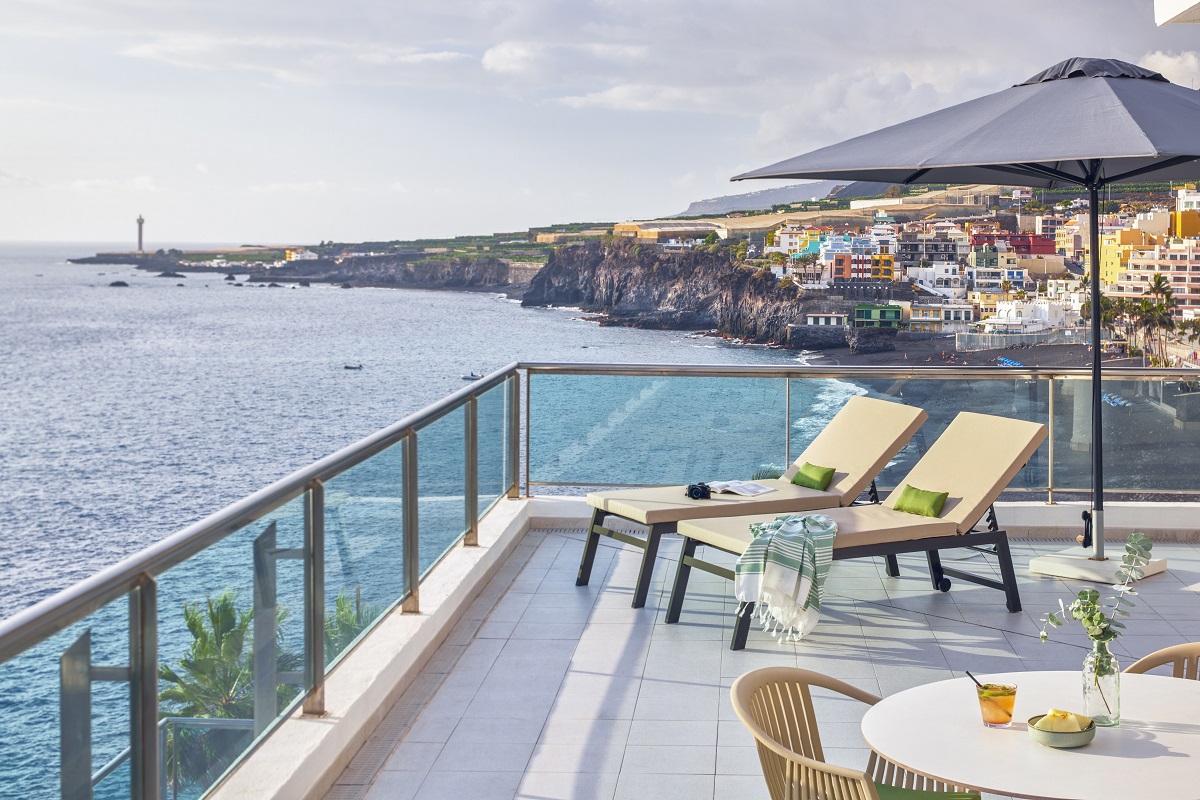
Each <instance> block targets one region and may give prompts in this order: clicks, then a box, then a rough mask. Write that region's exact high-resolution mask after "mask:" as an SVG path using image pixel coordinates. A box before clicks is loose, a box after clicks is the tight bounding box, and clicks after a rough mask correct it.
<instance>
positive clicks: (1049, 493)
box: [1046, 375, 1054, 505]
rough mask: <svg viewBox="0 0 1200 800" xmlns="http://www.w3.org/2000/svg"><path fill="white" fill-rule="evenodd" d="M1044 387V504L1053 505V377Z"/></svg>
mask: <svg viewBox="0 0 1200 800" xmlns="http://www.w3.org/2000/svg"><path fill="white" fill-rule="evenodd" d="M1046 385H1047V386H1048V387H1049V391H1050V402H1049V403H1048V411H1047V414H1049V417H1050V418H1049V419H1048V420H1047V421H1046V423H1047V424H1046V428H1047V429H1048V430H1049V432H1050V434H1049V436H1048V437H1047V448H1046V460H1047V461H1048V462H1050V474H1049V477H1048V478H1047V480H1046V502H1047V503H1048V504H1050V505H1054V376H1053V375H1051V376H1050V378H1049V379H1048V380H1047V381H1046Z"/></svg>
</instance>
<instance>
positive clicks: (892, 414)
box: [575, 397, 928, 608]
mask: <svg viewBox="0 0 1200 800" xmlns="http://www.w3.org/2000/svg"><path fill="white" fill-rule="evenodd" d="M926 417H928V414H926V413H925V412H924V411H922V410H921V409H919V408H914V407H912V406H906V405H903V404H901V403H893V402H889V401H887V400H875V399H871V398H867V397H852V398H850V400H848V401H847V402H846V405H844V406H842V408H841V410H840V411H838V413H837V414H836V415H834V417H833V419H831V420H830V421H829V424H828V425H826V426H825V428H824V430H822V431H821V433H820V434H818V435H817V438H816V439H814V440H813V442H812V444H810V445H809V446H808V447H807V448H806V449H805V450H804V452H803V453H801V454H800V457H799V458H798V459H796V462H795V463H794V464H792V466H791V467H789V468H788V470H787V471H786V472H784V473H783V477H781V478H778V479H770V480H762V481H758V482H759V483H762V484H763V485H766V486H770V487H772V488H774V489H775V491H773V492H769V493H767V494H763V495H760V496H758V497H741V496H739V495H735V494H719V495H718V494H714V495H713V496H712V498H711V499H708V500H692V499H689V498H688V497H687V495H686V494H685V488H686V487H683V486H660V487H654V488H648V489H619V490H615V491H609V492H593V493H591V494H589V495H588V496H587V501H588V505H590V506H592V509H593V511H592V520H591V524H590V525H589V526H588V535H587V542H586V544H585V546H584V549H583V558H582V559H581V560H580V563H579V574H578V576H577V577H576V580H575V585H576V586H584V585H586V584H587V582H588V580H590V578H591V574H592V563H593V561H594V560H595V558H596V548H597V546H598V545H599V542H600V537H601V536H608V537H611V538H613V539H616V540H617V541H620V542H624V543H626V544H631V545H634V546H635V547H640V548H642V549H643V550H644V551H645V552H644V553H643V555H642V567H641V571H640V572H639V574H638V581H637V586H636V587H635V589H634V593H633V607H634V608H641V607H642V606H644V605H645V604H646V595H647V593H648V592H649V590H650V578H651V576H652V574H653V571H654V560H655V558H656V557H657V555H658V542H659V539H660V538H661V537H662V535H663V534H664V533H674V532H675V529H676V526H677V525H678V524H679V522H680V521H682V520H686V519H702V518H708V517H721V516H734V515H742V514H759V513H762V514H785V513H789V512H799V511H815V510H817V509H822V508H837V507H838V506H848V505H850V504H851V503H853V502H854V501H855V500H857V499H858V497H859V495H861V494H862V493H863V491H865V490H866V488H867V486H868V484H871V481H872V479H874V478H875V476H876V475H878V474H879V473H880V471H881V470H882V469H883V468H884V467H885V466H887V463H888V461H890V460H891V459H892V457H894V456H895V455H896V453H898V452H900V449H901V448H902V447H904V445H905V444H906V443H907V442H908V440H909V439H910V438H912V435H913V434H914V433H915V432H916V430H917V428H919V427H921V423H922V422H924V421H925V419H926ZM805 462H808V463H811V464H814V465H817V466H822V467H833V468H835V470H836V471H835V472H834V475H833V480H832V482H831V483H830V484H829V487H828V488H827V489H826V490H825V491H817V490H816V489H808V488H805V487H803V486H796V485H795V484H793V483H792V482H791V478H792V476H793V475H795V474H796V472H797V471H798V470H799V468H800V467H801V466H802V465H803V464H804V463H805ZM718 477H726V476H715V475H705V476H697V479H702V478H708V479H714V478H718ZM610 516H612V517H620V518H622V519H627V520H631V521H633V522H636V523H639V524H641V525H645V526H646V527H647V528H648V531H647V533H646V535H645V538H641V537H639V536H636V535H634V534H630V533H626V532H624V531H616V530H612V529H611V528H607V527H605V526H604V525H603V523H604V520H605V518H606V517H610Z"/></svg>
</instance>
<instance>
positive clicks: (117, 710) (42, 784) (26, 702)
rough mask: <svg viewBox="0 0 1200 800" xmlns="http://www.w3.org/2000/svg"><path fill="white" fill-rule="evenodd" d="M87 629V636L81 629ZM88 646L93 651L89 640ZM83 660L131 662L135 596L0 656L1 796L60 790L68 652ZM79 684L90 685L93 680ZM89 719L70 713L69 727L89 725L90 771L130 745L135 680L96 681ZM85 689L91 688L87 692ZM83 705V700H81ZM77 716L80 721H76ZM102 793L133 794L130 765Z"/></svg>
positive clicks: (48, 794) (111, 795)
mask: <svg viewBox="0 0 1200 800" xmlns="http://www.w3.org/2000/svg"><path fill="white" fill-rule="evenodd" d="M85 635H88V636H89V637H90V644H89V642H87V641H83V642H81V641H80V640H81V637H83V636H85ZM89 647H90V658H89V657H88V648H89ZM68 648H71V652H72V656H71V657H68V658H67V661H68V662H72V661H73V662H74V663H75V664H78V665H79V666H80V668H85V665H87V664H90V665H92V666H97V667H124V666H128V665H129V599H128V597H127V596H123V597H121V598H119V599H117V600H114V601H113V602H111V603H109V604H108V605H106V606H105V607H104V608H102V609H100V610H99V611H96V612H94V613H92V614H90V615H88V616H87V617H86V618H84V619H83V620H81V621H79V622H77V623H76V624H74V625H72V626H70V627H69V628H67V629H66V630H64V631H60V632H59V633H57V634H55V635H54V636H51V637H50V638H49V639H46V640H44V641H42V642H40V643H38V644H37V645H35V646H34V647H31V648H30V649H29V650H26V651H25V652H24V653H21V654H20V655H18V656H16V657H15V658H12V659H9V660H8V661H6V662H4V663H3V664H0V797H4V798H13V799H14V800H15V799H16V798H26V797H60V796H61V795H62V783H61V780H60V777H61V776H60V771H61V758H62V755H61V752H60V746H59V743H60V733H61V723H62V718H63V706H62V704H61V703H60V699H61V697H62V695H61V694H60V686H61V674H62V673H61V670H62V668H63V663H64V654H65V653H66V652H67V650H68ZM81 689H82V690H83V691H84V692H86V689H87V684H86V683H84V684H83V685H82V686H81ZM90 689H91V719H90V720H89V719H88V718H87V717H86V715H84V714H83V713H82V708H80V716H78V717H74V716H72V715H71V711H70V708H71V706H70V705H68V706H67V708H68V711H67V714H68V719H67V724H68V727H71V728H74V727H77V726H83V725H89V724H90V726H91V738H92V759H91V763H90V765H89V770H88V775H87V776H80V775H79V772H78V771H77V770H72V772H71V774H72V775H73V776H74V777H88V778H90V777H91V776H94V775H95V774H96V773H97V772H98V771H99V770H100V769H101V768H102V767H103V766H104V765H105V764H107V763H108V762H109V761H111V760H113V759H115V758H117V757H118V756H120V755H121V754H122V753H124V752H127V748H128V747H129V683H128V681H100V680H94V681H92V682H91V683H90ZM80 696H86V694H82V695H80ZM77 707H78V706H77ZM72 719H74V720H75V721H76V722H75V723H74V724H73V723H72ZM95 797H96V798H98V800H107V799H108V798H118V797H124V798H128V797H129V769H128V766H127V765H126V766H125V768H124V769H118V770H117V772H116V773H115V774H113V775H111V776H109V778H108V779H107V780H106V781H103V782H102V783H101V784H100V785H99V787H98V788H97V790H96V794H95Z"/></svg>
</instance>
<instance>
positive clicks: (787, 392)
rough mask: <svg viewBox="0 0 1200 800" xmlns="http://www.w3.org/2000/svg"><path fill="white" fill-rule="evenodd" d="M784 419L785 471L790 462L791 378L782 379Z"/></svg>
mask: <svg viewBox="0 0 1200 800" xmlns="http://www.w3.org/2000/svg"><path fill="white" fill-rule="evenodd" d="M783 393H784V401H783V402H784V412H783V414H784V420H783V468H784V470H785V471H786V470H787V468H788V467H789V466H791V463H792V379H791V378H784V379H783Z"/></svg>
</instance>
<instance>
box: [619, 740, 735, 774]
mask: <svg viewBox="0 0 1200 800" xmlns="http://www.w3.org/2000/svg"><path fill="white" fill-rule="evenodd" d="M716 751H717V748H716V747H714V746H712V745H672V744H642V745H630V746H629V747H626V748H625V760H624V761H623V762H622V763H621V774H622V775H626V774H629V773H659V774H677V775H711V774H714V772H715V767H716Z"/></svg>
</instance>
